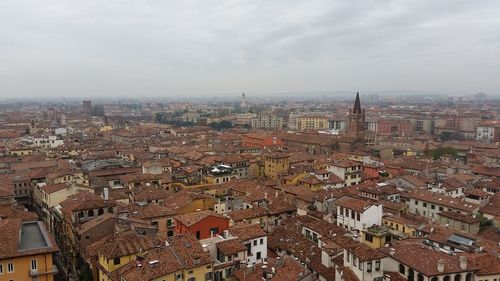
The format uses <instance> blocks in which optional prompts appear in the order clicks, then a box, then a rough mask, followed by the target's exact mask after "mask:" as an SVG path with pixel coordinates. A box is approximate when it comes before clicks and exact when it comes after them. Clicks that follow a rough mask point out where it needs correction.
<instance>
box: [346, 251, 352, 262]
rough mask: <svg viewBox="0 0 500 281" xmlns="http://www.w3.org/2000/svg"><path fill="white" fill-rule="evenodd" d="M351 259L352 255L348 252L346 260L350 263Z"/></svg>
mask: <svg viewBox="0 0 500 281" xmlns="http://www.w3.org/2000/svg"><path fill="white" fill-rule="evenodd" d="M350 258H351V253H349V252H347V255H346V260H347V261H349V259H350Z"/></svg>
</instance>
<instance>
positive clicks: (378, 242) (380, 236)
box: [360, 225, 392, 249]
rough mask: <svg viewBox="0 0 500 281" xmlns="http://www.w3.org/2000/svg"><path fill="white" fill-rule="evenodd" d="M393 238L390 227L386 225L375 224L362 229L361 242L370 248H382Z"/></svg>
mask: <svg viewBox="0 0 500 281" xmlns="http://www.w3.org/2000/svg"><path fill="white" fill-rule="evenodd" d="M391 240H392V235H391V232H390V229H389V228H388V227H386V226H378V225H374V226H372V227H369V228H366V229H363V230H362V231H361V237H360V241H361V243H363V244H365V245H368V246H370V248H374V249H378V248H382V247H384V245H385V244H386V243H389V242H391Z"/></svg>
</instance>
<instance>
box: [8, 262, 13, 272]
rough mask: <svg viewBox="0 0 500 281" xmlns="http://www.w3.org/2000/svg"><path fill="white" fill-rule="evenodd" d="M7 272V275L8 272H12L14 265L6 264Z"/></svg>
mask: <svg viewBox="0 0 500 281" xmlns="http://www.w3.org/2000/svg"><path fill="white" fill-rule="evenodd" d="M7 272H9V273H10V272H14V263H12V262H9V263H8V264H7Z"/></svg>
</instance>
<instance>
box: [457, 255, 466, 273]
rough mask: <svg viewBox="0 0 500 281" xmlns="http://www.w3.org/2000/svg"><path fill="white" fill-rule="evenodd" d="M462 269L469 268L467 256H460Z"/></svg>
mask: <svg viewBox="0 0 500 281" xmlns="http://www.w3.org/2000/svg"><path fill="white" fill-rule="evenodd" d="M459 259H460V269H463V270H465V269H467V257H464V256H460V258H459Z"/></svg>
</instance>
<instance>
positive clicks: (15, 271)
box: [0, 218, 59, 281]
mask: <svg viewBox="0 0 500 281" xmlns="http://www.w3.org/2000/svg"><path fill="white" fill-rule="evenodd" d="M0 229H1V230H2V243H0V280H40V281H52V280H54V275H55V274H57V273H58V270H57V267H56V266H55V264H54V263H53V256H54V254H55V253H57V252H58V251H59V249H58V247H57V245H56V243H55V241H54V239H52V237H51V236H50V234H49V233H48V232H47V230H46V229H45V226H44V225H43V223H42V222H38V221H30V222H22V220H21V219H18V218H12V219H0Z"/></svg>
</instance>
